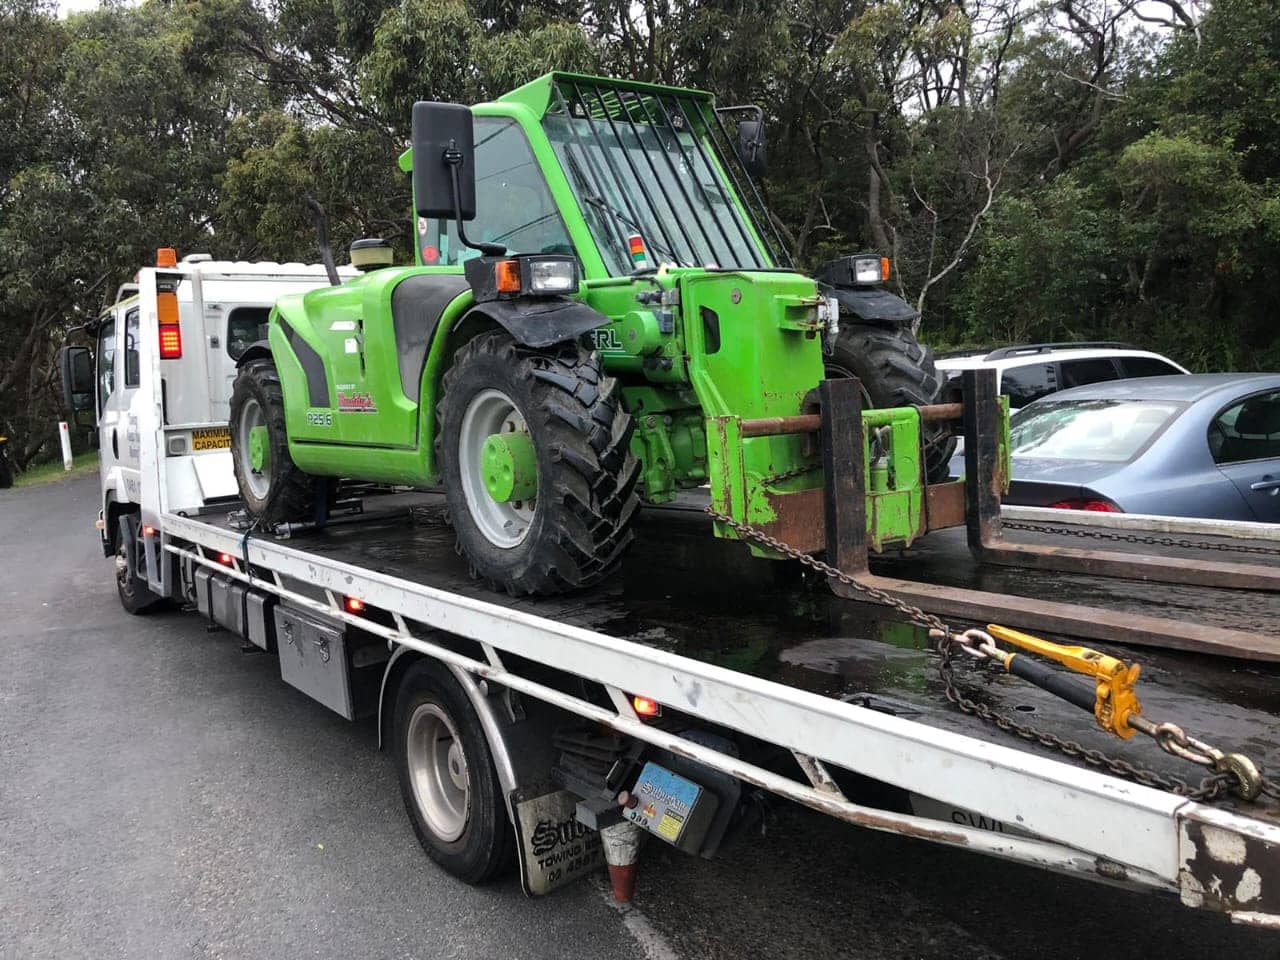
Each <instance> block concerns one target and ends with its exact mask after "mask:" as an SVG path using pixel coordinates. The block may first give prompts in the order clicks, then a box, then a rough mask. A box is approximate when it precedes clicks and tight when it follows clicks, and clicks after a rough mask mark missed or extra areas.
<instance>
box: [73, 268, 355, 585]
mask: <svg viewBox="0 0 1280 960" xmlns="http://www.w3.org/2000/svg"><path fill="white" fill-rule="evenodd" d="M343 272H344V273H347V275H350V273H349V271H347V270H345V269H344V271H343ZM327 283H328V279H327V277H326V273H325V268H324V267H323V266H321V265H308V264H301V263H284V264H281V263H246V262H239V261H237V262H231V261H217V260H213V259H212V258H211V257H210V256H209V255H208V254H190V255H188V256H186V257H183V258H182V259H181V260H179V259H178V258H177V256H176V254H175V252H174V251H173V250H172V249H168V248H162V249H161V250H159V251H158V253H157V258H156V265H155V266H154V267H144V268H142V269H141V270H139V271H138V273H137V274H136V276H135V278H134V279H133V281H132V282H129V283H126V284H122V285H121V286H120V287H119V289H118V290H117V292H116V296H115V298H114V302H113V303H112V304H111V305H110V306H108V307H106V308H105V309H104V310H103V311H102V313H101V314H100V315H99V316H98V317H97V318H96V320H95V321H94V322H93V323H91V324H89V325H88V326H87V327H86V333H87V334H88V337H89V338H90V339H91V342H92V347H86V346H75V347H67V348H65V349H64V351H63V357H62V364H63V383H64V389H65V390H66V392H67V396H66V397H65V398H64V399H65V401H66V405H67V407H68V409H71V410H75V411H76V412H77V414H78V415H81V416H84V417H89V416H92V418H93V422H94V429H95V430H96V435H97V445H98V450H99V456H100V471H101V485H100V495H101V503H100V508H99V511H98V518H99V519H98V529H99V532H100V535H101V540H102V549H103V554H104V555H105V556H116V557H117V564H118V566H119V567H120V568H121V569H122V570H123V569H124V568H125V567H128V568H131V569H132V570H136V569H137V564H136V559H137V558H135V556H134V549H133V543H134V541H136V539H137V537H138V535H139V531H140V525H145V524H146V523H147V522H148V521H146V520H145V518H143V517H142V516H141V514H142V504H143V476H144V473H145V472H146V471H147V470H148V469H150V470H152V471H153V472H154V470H155V463H154V461H155V458H156V451H157V450H160V451H163V456H164V457H165V458H166V469H165V471H164V477H165V480H164V487H165V489H164V490H163V491H162V492H161V493H162V497H163V502H164V505H165V507H166V508H167V509H172V510H178V511H183V512H185V513H187V514H189V515H198V514H199V513H201V512H204V511H207V510H208V509H210V508H213V507H217V506H220V505H223V504H229V503H234V501H235V500H236V499H237V497H238V491H237V489H236V481H235V474H234V471H233V469H232V464H231V453H230V444H231V435H230V432H229V429H228V425H227V419H228V415H229V401H230V396H231V387H232V383H233V381H234V379H235V375H236V362H237V361H238V360H239V358H240V357H241V356H242V355H243V354H244V353H245V351H246V350H248V349H249V348H250V347H251V346H252V345H253V344H254V343H256V342H260V341H262V340H264V339H265V337H266V329H267V317H268V315H269V314H270V312H271V308H272V306H273V305H274V303H275V301H276V299H277V298H278V297H280V296H282V295H284V294H288V293H302V292H305V291H307V290H311V289H314V288H316V287H321V286H325V285H326V284H327ZM157 414H158V418H157ZM149 431H154V432H155V433H156V442H155V444H149V443H146V442H144V435H145V434H146V433H147V432H149ZM122 575H123V574H122ZM135 586H141V584H135ZM124 589H125V586H123V585H122V591H123V590H124ZM122 599H123V595H122Z"/></svg>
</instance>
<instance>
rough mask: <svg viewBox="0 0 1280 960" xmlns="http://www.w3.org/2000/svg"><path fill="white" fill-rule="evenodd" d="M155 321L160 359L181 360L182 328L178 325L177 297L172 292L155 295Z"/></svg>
mask: <svg viewBox="0 0 1280 960" xmlns="http://www.w3.org/2000/svg"><path fill="white" fill-rule="evenodd" d="M156 321H157V323H158V324H159V327H160V359H161V360H181V359H182V327H180V326H179V325H178V295H177V293H175V292H173V291H172V290H161V291H160V292H159V293H157V294H156Z"/></svg>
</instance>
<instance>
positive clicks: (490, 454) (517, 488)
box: [480, 430, 538, 503]
mask: <svg viewBox="0 0 1280 960" xmlns="http://www.w3.org/2000/svg"><path fill="white" fill-rule="evenodd" d="M480 472H481V475H482V477H483V479H484V488H485V490H486V491H488V493H489V496H490V497H492V498H493V500H494V502H495V503H511V502H512V501H515V500H532V499H533V498H534V496H535V495H536V494H537V492H538V460H537V454H536V453H535V451H534V449H533V438H532V437H530V436H529V432H528V431H527V430H521V431H519V432H517V433H492V434H490V435H489V436H488V438H486V439H485V441H484V446H483V447H482V448H481V451H480Z"/></svg>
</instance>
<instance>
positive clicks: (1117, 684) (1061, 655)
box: [987, 623, 1142, 740]
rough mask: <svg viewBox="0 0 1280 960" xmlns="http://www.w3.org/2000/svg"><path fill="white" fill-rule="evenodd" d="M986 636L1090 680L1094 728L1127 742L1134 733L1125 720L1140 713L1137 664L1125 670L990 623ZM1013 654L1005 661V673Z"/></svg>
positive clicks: (1090, 653)
mask: <svg viewBox="0 0 1280 960" xmlns="http://www.w3.org/2000/svg"><path fill="white" fill-rule="evenodd" d="M987 632H988V633H990V634H991V636H993V637H995V638H996V639H998V640H1003V641H1004V642H1005V643H1011V644H1013V645H1014V646H1015V647H1021V648H1022V649H1023V650H1029V651H1031V652H1032V653H1038V654H1040V655H1041V656H1043V657H1048V658H1049V659H1050V660H1056V661H1057V662H1058V663H1060V664H1062V665H1063V666H1064V667H1066V668H1067V669H1069V670H1072V671H1074V672H1076V673H1082V674H1084V675H1085V676H1088V677H1093V679H1094V681H1095V682H1096V686H1095V691H1094V692H1095V696H1096V699H1095V700H1094V704H1093V715H1094V717H1095V718H1097V721H1098V726H1100V727H1102V729H1103V730H1108V731H1110V732H1111V733H1114V734H1115V735H1116V736H1117V737H1120V738H1122V739H1125V740H1128V739H1129V738H1130V737H1132V736H1133V735H1134V733H1135V732H1136V731H1135V730H1134V729H1133V727H1131V726H1129V718H1130V717H1133V716H1137V715H1138V714H1140V713H1142V704H1141V703H1139V702H1138V693H1137V690H1136V689H1135V688H1136V687H1137V683H1138V674H1139V673H1141V672H1142V668H1141V667H1140V666H1139V665H1138V664H1136V663H1135V664H1134V665H1133V666H1129V665H1128V664H1126V663H1125V662H1124V661H1123V660H1118V659H1116V658H1115V657H1110V656H1107V654H1105V653H1099V652H1098V651H1097V650H1090V649H1089V648H1088V647H1077V646H1070V645H1067V644H1061V643H1050V642H1049V641H1048V640H1042V639H1041V638H1040V637H1035V636H1032V635H1031V634H1029V633H1022V632H1021V631H1019V630H1010V629H1009V628H1008V627H1001V626H998V625H996V624H994V623H992V624H988V625H987ZM1014 656H1016V654H1011V655H1010V656H1008V657H1006V658H1005V664H1004V666H1005V669H1006V670H1008V669H1009V663H1010V662H1011V661H1012V660H1013V657H1014Z"/></svg>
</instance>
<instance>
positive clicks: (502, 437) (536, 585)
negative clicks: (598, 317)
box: [436, 332, 640, 596]
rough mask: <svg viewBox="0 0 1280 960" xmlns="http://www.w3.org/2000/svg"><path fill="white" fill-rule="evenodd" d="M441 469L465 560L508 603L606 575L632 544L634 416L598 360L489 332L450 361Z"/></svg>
mask: <svg viewBox="0 0 1280 960" xmlns="http://www.w3.org/2000/svg"><path fill="white" fill-rule="evenodd" d="M437 422H438V425H439V429H438V433H437V437H436V455H437V462H438V463H439V464H440V470H441V473H442V475H443V478H444V489H445V497H446V500H447V503H448V507H449V518H450V521H451V522H452V524H453V528H454V533H455V535H456V537H457V544H458V552H459V553H461V554H462V555H463V556H465V557H466V558H467V559H468V561H470V563H471V568H472V574H473V575H474V576H477V577H481V578H483V579H487V580H489V581H490V582H492V583H494V584H495V585H497V586H500V587H502V588H503V589H505V590H506V591H507V592H508V593H510V594H512V595H513V596H520V595H523V594H554V593H562V592H564V591H566V590H573V589H577V588H579V587H585V586H589V585H591V584H593V583H596V582H598V581H600V580H601V579H603V578H604V577H605V576H607V575H608V574H609V573H610V572H611V571H612V569H613V568H614V566H615V565H616V564H617V563H618V561H619V560H620V559H621V557H622V554H623V552H624V551H625V549H626V547H627V545H628V544H629V543H630V542H631V540H632V536H633V534H632V532H631V522H632V520H633V519H634V518H635V515H636V510H637V507H638V505H639V500H638V498H637V496H636V490H635V487H636V477H637V476H638V474H639V470H640V464H639V462H638V461H637V460H636V458H635V456H634V455H633V454H632V453H631V449H630V441H631V429H632V422H631V416H630V415H629V414H628V413H627V412H626V411H625V410H624V409H623V408H622V394H621V389H620V388H619V386H618V383H617V381H616V380H614V379H613V378H612V377H608V376H605V375H604V373H603V371H602V370H601V366H600V359H599V357H598V356H597V355H596V354H595V353H594V352H592V351H588V350H587V349H585V348H584V347H581V346H579V345H577V344H561V345H559V346H556V347H550V348H547V349H546V350H533V349H529V348H526V347H521V346H518V345H517V344H516V342H515V341H514V340H512V338H511V337H510V336H509V335H507V334H506V333H505V332H493V333H486V334H482V335H480V336H478V337H476V338H475V339H473V340H471V341H469V342H468V343H467V344H465V345H464V346H463V347H462V348H461V349H459V350H458V352H457V353H456V354H455V355H454V362H453V366H452V367H451V368H450V369H449V372H448V373H447V374H445V377H444V385H443V391H442V397H441V400H440V406H439V410H438V419H437Z"/></svg>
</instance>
